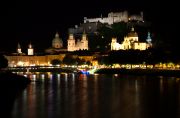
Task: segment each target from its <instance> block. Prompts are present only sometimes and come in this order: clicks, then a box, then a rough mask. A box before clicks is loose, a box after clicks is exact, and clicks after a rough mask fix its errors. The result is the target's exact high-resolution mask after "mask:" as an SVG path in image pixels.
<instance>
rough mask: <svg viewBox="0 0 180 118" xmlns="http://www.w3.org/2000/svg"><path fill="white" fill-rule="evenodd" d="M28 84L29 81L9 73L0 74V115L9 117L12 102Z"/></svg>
mask: <svg viewBox="0 0 180 118" xmlns="http://www.w3.org/2000/svg"><path fill="white" fill-rule="evenodd" d="M29 83H30V79H28V78H25V77H23V76H19V75H16V74H13V73H10V72H2V71H1V72H0V114H1V115H2V116H3V117H4V118H5V117H6V118H7V117H10V116H9V115H10V111H11V110H12V107H13V104H14V101H15V99H16V97H17V96H18V94H21V92H23V90H24V89H25V88H26V87H27V85H28V84H29Z"/></svg>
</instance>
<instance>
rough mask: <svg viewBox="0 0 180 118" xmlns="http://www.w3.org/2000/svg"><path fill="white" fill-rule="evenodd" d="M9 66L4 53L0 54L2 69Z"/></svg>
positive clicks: (0, 66)
mask: <svg viewBox="0 0 180 118" xmlns="http://www.w3.org/2000/svg"><path fill="white" fill-rule="evenodd" d="M7 66H8V60H7V59H6V58H5V57H4V56H3V55H0V69H1V68H6V67H7Z"/></svg>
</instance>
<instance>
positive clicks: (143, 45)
mask: <svg viewBox="0 0 180 118" xmlns="http://www.w3.org/2000/svg"><path fill="white" fill-rule="evenodd" d="M146 41H147V42H139V37H138V34H137V33H136V32H135V31H134V28H133V27H132V28H131V32H129V33H128V35H127V36H126V37H124V41H123V42H122V44H119V43H118V42H117V39H116V38H112V40H111V50H128V49H134V50H146V49H148V48H149V47H151V46H152V43H151V41H152V39H151V37H150V33H148V37H147V40H146Z"/></svg>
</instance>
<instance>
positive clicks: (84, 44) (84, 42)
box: [67, 33, 89, 51]
mask: <svg viewBox="0 0 180 118" xmlns="http://www.w3.org/2000/svg"><path fill="white" fill-rule="evenodd" d="M88 49H89V48H88V38H87V35H86V34H85V33H83V35H82V39H81V40H80V39H78V40H77V41H76V39H75V38H74V35H73V34H69V38H68V40H67V51H77V50H88Z"/></svg>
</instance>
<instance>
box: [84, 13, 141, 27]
mask: <svg viewBox="0 0 180 118" xmlns="http://www.w3.org/2000/svg"><path fill="white" fill-rule="evenodd" d="M128 21H142V22H144V21H143V12H141V13H140V15H129V14H128V12H127V11H124V12H116V13H114V12H111V13H108V17H102V16H101V17H100V18H87V17H84V23H87V22H90V23H92V22H100V23H108V24H109V25H111V24H113V23H118V22H128Z"/></svg>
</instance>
